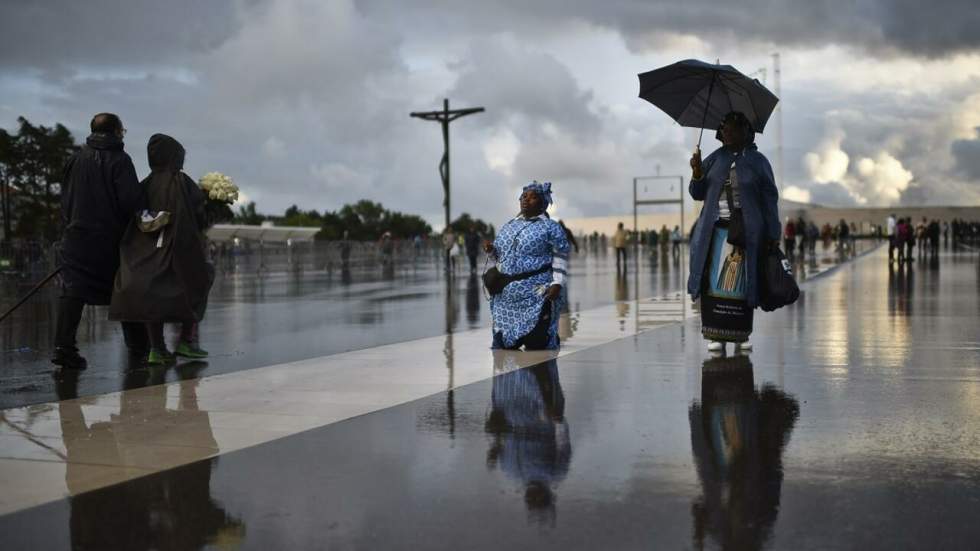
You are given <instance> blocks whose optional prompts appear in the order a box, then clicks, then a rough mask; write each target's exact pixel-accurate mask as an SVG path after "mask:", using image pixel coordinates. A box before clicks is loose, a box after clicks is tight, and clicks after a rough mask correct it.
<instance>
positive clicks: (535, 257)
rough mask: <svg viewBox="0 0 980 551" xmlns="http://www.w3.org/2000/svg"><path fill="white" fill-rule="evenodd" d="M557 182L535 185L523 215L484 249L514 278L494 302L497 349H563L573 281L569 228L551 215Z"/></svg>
mask: <svg viewBox="0 0 980 551" xmlns="http://www.w3.org/2000/svg"><path fill="white" fill-rule="evenodd" d="M551 202H552V199H551V183H550V182H545V183H543V184H542V183H539V182H536V181H535V182H532V183H530V184H528V185H527V186H525V187H524V190H523V192H522V193H521V197H520V204H521V213H520V214H519V215H517V217H516V218H514V219H513V220H510V221H509V222H507V223H506V224H504V226H503V227H502V228H500V232H499V233H498V234H497V238H496V239H495V240H494V242H493V243H492V244H491V243H490V242H489V241H488V242H486V243H484V250H485V251H486V252H487V254H488V255H489V256H490V258H491V259H493V260H495V261H496V262H497V269H498V270H499V271H500V272H501V273H502V274H504V275H505V276H508V279H509V281H510V282H509V283H508V284H507V285H506V286H505V287H504V288H503V291H501V292H500V293H498V294H496V295H494V296H493V297H492V298H491V299H490V312H491V314H492V316H493V345H492V347H493V348H496V349H500V348H504V349H509V350H517V349H519V348H521V347H524V349H526V350H557V349H558V347H559V338H558V318H559V316H560V313H561V302H562V300H564V296H563V286H564V285H565V280H566V278H567V277H568V253H569V249H570V245H569V243H568V238H567V237H566V235H565V230H563V229H562V227H561V226H560V225H559V224H558V223H557V222H555V221H554V220H552V219H551V218H549V217H548V213H547V209H548V205H550V204H551Z"/></svg>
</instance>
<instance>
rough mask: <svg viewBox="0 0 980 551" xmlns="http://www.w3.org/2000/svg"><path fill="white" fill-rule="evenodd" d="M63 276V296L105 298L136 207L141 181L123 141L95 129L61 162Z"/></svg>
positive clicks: (94, 301)
mask: <svg viewBox="0 0 980 551" xmlns="http://www.w3.org/2000/svg"><path fill="white" fill-rule="evenodd" d="M63 181H64V182H65V187H64V189H63V191H62V194H61V216H62V220H63V222H64V226H65V231H64V235H63V236H62V240H61V251H60V252H61V277H62V281H63V283H64V294H65V296H70V297H75V298H79V299H82V300H83V301H84V302H85V303H86V304H109V299H110V297H111V296H112V282H113V278H114V277H115V275H116V270H117V269H118V268H119V242H120V240H121V239H122V237H123V233H124V232H125V231H126V226H127V224H129V222H130V221H131V220H132V219H133V215H134V214H135V213H136V211H137V210H138V209H139V207H140V201H141V199H142V186H140V183H139V180H138V179H137V177H136V169H135V168H134V167H133V161H132V159H130V158H129V155H127V154H126V152H124V151H123V142H122V140H121V139H120V138H118V137H117V136H115V135H113V134H104V133H95V134H92V135H90V136H89V137H88V138H87V139H86V140H85V145H84V146H82V148H81V149H80V150H79V151H78V152H77V153H75V154H74V155H72V156H71V158H70V159H69V160H68V162H67V163H66V164H65V169H64V180H63Z"/></svg>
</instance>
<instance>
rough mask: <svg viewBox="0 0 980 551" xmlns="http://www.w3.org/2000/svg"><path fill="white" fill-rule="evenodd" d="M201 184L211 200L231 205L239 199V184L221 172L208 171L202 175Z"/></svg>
mask: <svg viewBox="0 0 980 551" xmlns="http://www.w3.org/2000/svg"><path fill="white" fill-rule="evenodd" d="M200 184H201V189H202V190H204V193H206V194H207V196H208V199H210V200H211V201H218V202H220V203H226V204H229V205H230V204H232V203H234V202H235V201H237V200H238V186H236V185H235V184H234V183H233V182H232V181H231V178H229V177H227V176H225V175H224V174H222V173H220V172H208V173H207V174H205V175H204V176H203V177H201V182H200Z"/></svg>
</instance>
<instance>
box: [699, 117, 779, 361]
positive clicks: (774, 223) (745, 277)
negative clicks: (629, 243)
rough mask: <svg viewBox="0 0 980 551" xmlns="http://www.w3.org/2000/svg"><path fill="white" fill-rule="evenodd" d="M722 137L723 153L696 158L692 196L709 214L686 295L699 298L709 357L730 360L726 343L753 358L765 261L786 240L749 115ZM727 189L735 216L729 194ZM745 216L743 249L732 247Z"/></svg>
mask: <svg viewBox="0 0 980 551" xmlns="http://www.w3.org/2000/svg"><path fill="white" fill-rule="evenodd" d="M716 137H717V138H718V139H719V140H721V141H722V143H723V144H724V145H723V146H722V147H720V148H718V149H716V150H715V151H714V152H713V153H711V155H708V157H707V158H705V159H704V162H703V163H702V161H701V154H700V152H697V153H695V154H694V156H693V157H691V168H692V177H691V183H690V187H689V192H690V194H691V197H692V198H694V200H695V201H704V207H703V208H702V209H701V214H700V216H699V217H698V221H697V226H695V229H694V234H693V235H692V236H691V247H690V249H691V262H690V270H691V271H690V276H689V277H688V280H687V292H688V293H689V294H690V295H691V298H692V299H697V298H701V333H702V335H703V336H704V338H705V339H708V340H709V341H711V344H710V345H709V349H710V350H712V351H717V352H724V346H725V344H724V343H725V342H734V343H736V351H738V350H739V349H740V348H741V349H743V350H747V349H748V348H749V345H748V338H749V335H750V334H751V333H752V313H753V310H754V309H755V308H756V306H757V305H758V304H759V285H758V281H759V276H758V273H757V272H758V266H759V258H760V255H761V254H765V253H766V251H767V249H766V247H770V246H774V245H778V242H779V237H780V235H781V233H782V232H781V227H780V224H779V211H778V207H777V201H778V199H779V191H778V190H777V189H776V183H775V181H774V178H773V175H772V167H771V166H770V165H769V161H768V159H766V158H765V156H763V155H762V154H761V153H759V151H758V148H757V147H756V146H755V144H754V143H753V140H754V138H755V132H754V131H753V129H752V126H751V124H749V122H748V120H747V119H746V117H745V115H744V114H742V113H737V112H732V113H729V114H728V115H726V116H725V119H724V123H723V124H722V126H721V128H720V129H719V130H718V133H717V135H716ZM729 184H730V185H731V188H732V203H733V205H732V208H729V201H728V198H727V196H728V193H726V192H725V189H726V188H727V187H728V186H729ZM733 210H734V212H733ZM739 212H740V213H741V217H742V221H743V224H744V228H745V243H744V246H743V247H736V246H733V245H731V244H729V243H728V242H727V239H728V228H729V227H730V224H731V220H732V217H733V216H737V215H738V214H737V213H739Z"/></svg>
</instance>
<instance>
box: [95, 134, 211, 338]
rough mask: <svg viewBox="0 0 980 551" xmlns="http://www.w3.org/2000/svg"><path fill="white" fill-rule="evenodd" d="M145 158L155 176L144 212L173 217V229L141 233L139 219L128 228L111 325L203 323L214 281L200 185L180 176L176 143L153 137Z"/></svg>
mask: <svg viewBox="0 0 980 551" xmlns="http://www.w3.org/2000/svg"><path fill="white" fill-rule="evenodd" d="M147 157H148V159H149V161H150V168H151V170H152V172H151V173H150V175H149V176H148V177H147V178H146V179H145V180H143V186H144V188H145V192H146V208H147V209H149V210H150V211H153V212H160V211H166V212H169V213H170V223H169V224H168V225H166V226H164V227H163V228H162V229H160V230H158V231H155V232H151V233H144V232H143V231H141V230H140V227H139V223H138V220H137V219H136V218H135V217H134V218H133V220H132V222H131V223H130V224H129V226H128V228H127V229H126V234H125V235H124V236H123V240H122V244H121V246H120V264H119V271H118V273H117V274H116V281H115V287H114V290H113V294H112V304H111V305H110V306H109V319H113V320H121V321H145V322H184V321H199V320H201V318H203V317H204V311H205V309H206V308H207V299H208V292H209V291H210V290H211V282H212V279H213V275H212V274H213V272H212V269H211V266H210V265H209V264H208V262H207V257H206V256H205V252H204V251H205V241H204V235H203V233H202V230H203V229H204V227H205V220H206V219H205V213H204V206H205V201H206V199H205V197H204V193H203V192H202V191H201V189H200V188H199V187H198V186H197V184H195V183H194V181H193V180H191V179H190V177H188V176H187V175H186V174H184V173H183V172H181V169H182V168H183V166H184V148H183V146H181V145H180V143H179V142H178V141H177V140H175V139H173V138H171V137H170V136H166V135H163V134H154V135H153V136H152V137H150V142H149V144H148V145H147ZM161 232H162V233H163V239H162V240H161V239H160V234H161ZM158 243H160V246H159V247H158V246H157V244H158Z"/></svg>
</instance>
